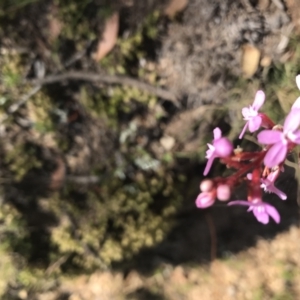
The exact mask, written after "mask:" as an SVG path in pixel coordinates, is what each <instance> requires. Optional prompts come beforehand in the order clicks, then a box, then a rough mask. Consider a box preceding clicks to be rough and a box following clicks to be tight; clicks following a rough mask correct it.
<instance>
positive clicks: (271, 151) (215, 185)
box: [196, 75, 300, 224]
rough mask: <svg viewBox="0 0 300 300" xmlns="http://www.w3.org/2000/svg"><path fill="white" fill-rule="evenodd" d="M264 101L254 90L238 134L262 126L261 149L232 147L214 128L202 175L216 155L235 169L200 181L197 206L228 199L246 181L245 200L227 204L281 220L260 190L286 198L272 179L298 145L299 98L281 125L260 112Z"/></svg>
mask: <svg viewBox="0 0 300 300" xmlns="http://www.w3.org/2000/svg"><path fill="white" fill-rule="evenodd" d="M296 84H297V86H298V89H299V90H300V75H298V76H297V77H296ZM264 102H265V94H264V92H263V91H257V93H256V95H255V99H254V102H253V104H252V105H250V106H249V107H244V108H243V109H242V115H243V117H244V120H245V121H246V124H245V126H244V128H243V130H242V132H241V134H240V136H239V138H240V139H241V138H242V137H243V136H244V134H245V132H246V131H247V130H249V131H250V132H251V133H253V132H256V131H258V130H260V129H262V130H261V131H260V132H259V133H258V134H257V141H258V143H260V144H261V145H262V150H261V151H256V152H245V151H243V150H242V149H240V148H237V149H234V147H233V145H232V143H231V142H230V141H229V140H228V139H227V138H226V137H222V132H221V130H220V128H215V129H214V131H213V135H214V139H213V141H212V144H207V145H208V150H207V151H206V158H207V159H208V161H207V164H206V167H205V170H204V175H205V176H206V175H207V174H208V173H209V171H210V169H211V166H212V164H213V161H214V160H215V159H216V158H219V159H220V162H221V163H224V164H225V165H226V166H227V167H229V168H233V169H236V171H235V172H234V173H233V174H232V175H230V176H228V177H226V178H224V177H216V178H213V179H205V180H203V181H202V182H201V183H200V191H201V192H200V194H199V195H198V197H197V199H196V206H197V207H198V208H207V207H209V206H211V205H213V204H214V202H215V201H216V199H218V200H219V201H228V200H230V199H231V194H232V191H233V189H234V188H235V187H236V186H238V185H239V184H241V183H242V182H243V181H246V183H247V190H248V197H247V200H235V201H231V202H229V203H228V205H229V206H231V205H244V206H247V207H248V211H252V212H253V214H254V216H255V218H256V219H257V220H258V221H259V222H261V223H263V224H267V223H269V219H270V217H271V218H272V219H273V220H274V221H275V222H276V223H279V222H280V215H279V213H278V211H277V210H276V208H275V207H273V206H272V205H270V204H268V203H266V202H264V201H263V199H262V194H263V192H262V190H264V191H265V192H268V193H274V194H276V195H277V196H278V197H279V198H280V199H281V200H286V199H287V196H286V194H285V193H284V192H283V191H281V190H279V189H278V188H277V187H276V186H275V182H276V180H277V178H278V177H279V175H280V173H281V172H283V171H284V168H283V165H284V162H285V159H286V157H287V155H288V154H289V153H291V152H292V151H293V150H294V148H295V147H296V146H297V145H300V130H299V126H300V97H299V98H298V99H297V100H296V101H295V103H294V104H293V106H292V107H291V110H290V112H289V114H288V115H287V117H286V119H285V121H284V124H283V126H281V125H276V124H275V123H274V122H273V121H272V120H271V119H270V118H269V117H268V116H267V115H266V114H264V113H261V112H259V109H260V108H261V107H262V105H263V104H264Z"/></svg>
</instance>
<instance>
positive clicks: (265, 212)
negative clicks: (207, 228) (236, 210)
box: [228, 199, 280, 224]
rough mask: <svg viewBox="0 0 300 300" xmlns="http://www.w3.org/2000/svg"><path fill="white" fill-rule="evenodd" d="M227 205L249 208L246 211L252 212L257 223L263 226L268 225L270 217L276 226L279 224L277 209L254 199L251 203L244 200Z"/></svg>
mask: <svg viewBox="0 0 300 300" xmlns="http://www.w3.org/2000/svg"><path fill="white" fill-rule="evenodd" d="M228 205H245V206H249V208H248V211H252V212H253V214H254V216H255V218H256V219H257V221H258V222H260V223H263V224H268V223H269V219H270V218H269V217H271V218H272V219H273V220H274V221H275V222H276V223H277V224H278V223H279V222H280V215H279V213H278V211H277V209H276V208H275V207H274V206H272V205H270V204H268V203H265V202H262V201H261V199H256V200H254V201H252V202H249V201H245V200H236V201H232V202H229V203H228Z"/></svg>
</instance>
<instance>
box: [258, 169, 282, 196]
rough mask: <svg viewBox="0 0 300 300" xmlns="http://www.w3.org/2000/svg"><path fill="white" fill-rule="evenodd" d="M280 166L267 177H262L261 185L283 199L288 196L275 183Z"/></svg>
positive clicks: (266, 190)
mask: <svg viewBox="0 0 300 300" xmlns="http://www.w3.org/2000/svg"><path fill="white" fill-rule="evenodd" d="M278 172H279V168H278V169H277V170H275V171H273V172H271V173H270V174H269V175H268V176H267V178H266V179H261V187H262V188H263V189H264V191H265V192H269V193H274V194H276V195H277V196H278V197H279V198H280V199H281V200H286V199H287V196H286V194H285V193H284V192H282V191H281V190H279V189H278V188H277V187H276V186H275V185H274V183H275V180H276V179H277V177H278Z"/></svg>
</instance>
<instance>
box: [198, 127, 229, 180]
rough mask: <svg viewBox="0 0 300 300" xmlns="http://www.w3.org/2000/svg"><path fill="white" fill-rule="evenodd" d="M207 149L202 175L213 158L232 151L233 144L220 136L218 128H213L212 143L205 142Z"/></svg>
mask: <svg viewBox="0 0 300 300" xmlns="http://www.w3.org/2000/svg"><path fill="white" fill-rule="evenodd" d="M207 146H208V148H209V149H208V150H207V151H206V158H207V159H208V161H207V164H206V167H205V170H204V173H203V174H204V176H206V175H207V174H208V172H209V170H210V168H211V166H212V163H213V161H214V159H215V158H217V157H221V158H225V157H228V156H229V155H230V154H231V153H232V151H233V146H232V144H231V142H230V141H229V140H228V139H227V138H225V137H222V132H221V130H220V128H218V127H217V128H215V129H214V140H213V144H212V145H211V144H207Z"/></svg>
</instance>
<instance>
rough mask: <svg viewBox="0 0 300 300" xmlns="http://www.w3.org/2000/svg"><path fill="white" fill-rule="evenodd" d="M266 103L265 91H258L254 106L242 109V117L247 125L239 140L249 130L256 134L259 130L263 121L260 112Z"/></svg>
mask: <svg viewBox="0 0 300 300" xmlns="http://www.w3.org/2000/svg"><path fill="white" fill-rule="evenodd" d="M264 102H265V93H264V92H263V91H257V92H256V95H255V98H254V101H253V104H252V105H250V106H249V107H244V108H243V109H242V115H243V117H244V120H246V121H247V123H246V124H245V126H244V128H243V130H242V132H241V134H240V136H239V138H240V139H241V138H242V137H243V136H244V134H245V131H246V129H247V128H249V131H250V132H254V131H256V130H258V129H259V127H260V125H261V123H262V119H261V116H260V115H259V114H258V110H259V109H260V108H261V106H262V105H263V104H264Z"/></svg>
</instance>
